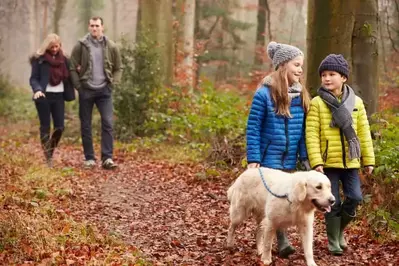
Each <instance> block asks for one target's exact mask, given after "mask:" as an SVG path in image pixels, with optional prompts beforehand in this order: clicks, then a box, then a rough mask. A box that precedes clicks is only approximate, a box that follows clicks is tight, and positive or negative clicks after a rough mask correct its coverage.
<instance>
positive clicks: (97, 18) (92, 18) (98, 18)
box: [89, 16, 104, 25]
mask: <svg viewBox="0 0 399 266" xmlns="http://www.w3.org/2000/svg"><path fill="white" fill-rule="evenodd" d="M90 20H100V21H101V25H103V24H104V21H103V18H102V17H99V16H94V17H91V18H90V19H89V24H90Z"/></svg>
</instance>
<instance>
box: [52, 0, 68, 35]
mask: <svg viewBox="0 0 399 266" xmlns="http://www.w3.org/2000/svg"><path fill="white" fill-rule="evenodd" d="M65 4H66V0H56V1H55V10H54V17H53V29H54V33H56V34H60V25H59V24H60V19H61V17H62V11H63V10H64V7H65Z"/></svg>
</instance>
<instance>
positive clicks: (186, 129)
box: [144, 84, 248, 165]
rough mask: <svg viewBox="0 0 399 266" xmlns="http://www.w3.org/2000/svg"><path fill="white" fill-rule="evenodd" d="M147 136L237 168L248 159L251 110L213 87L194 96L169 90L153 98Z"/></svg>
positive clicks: (236, 96) (242, 100) (146, 126)
mask: <svg viewBox="0 0 399 266" xmlns="http://www.w3.org/2000/svg"><path fill="white" fill-rule="evenodd" d="M151 101H152V103H153V104H152V106H154V107H153V108H152V109H151V110H150V118H149V120H148V121H147V122H146V123H145V126H144V128H145V132H146V134H148V135H151V134H155V135H158V136H159V138H161V139H163V140H166V141H169V142H173V143H178V144H185V145H190V146H191V147H193V148H197V149H200V150H203V151H208V152H209V153H208V156H209V159H210V161H212V162H215V163H222V164H224V163H226V164H229V165H235V164H238V163H240V162H241V160H242V158H243V156H244V155H245V150H244V138H243V137H244V131H245V126H246V117H247V112H248V108H247V105H246V101H245V99H244V98H241V97H239V96H238V95H235V94H230V93H226V92H220V91H217V90H216V89H215V88H213V86H212V85H211V84H204V85H203V87H202V89H201V90H199V91H197V92H196V93H192V94H185V93H184V92H182V91H181V89H180V88H165V89H164V90H162V92H160V93H158V94H156V95H153V98H152V100H151Z"/></svg>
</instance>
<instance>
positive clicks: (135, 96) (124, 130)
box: [114, 34, 161, 140]
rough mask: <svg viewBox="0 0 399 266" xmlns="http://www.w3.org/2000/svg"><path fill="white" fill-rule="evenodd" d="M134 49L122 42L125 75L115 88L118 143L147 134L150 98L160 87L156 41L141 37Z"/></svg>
mask: <svg viewBox="0 0 399 266" xmlns="http://www.w3.org/2000/svg"><path fill="white" fill-rule="evenodd" d="M138 39H139V41H138V43H136V45H135V47H133V46H132V45H131V44H129V43H128V42H127V41H126V40H124V39H122V48H121V56H122V63H123V67H124V70H123V75H122V80H121V84H120V85H119V86H117V87H116V88H115V98H114V106H115V114H116V116H117V119H116V123H115V131H116V134H117V136H118V138H119V139H121V140H128V139H131V138H132V137H134V136H136V135H138V136H142V135H143V134H144V129H143V125H144V123H145V122H146V121H147V120H148V118H149V114H148V110H149V109H150V107H151V106H150V95H151V94H152V93H153V92H154V91H156V90H158V89H159V88H160V87H161V74H160V66H159V54H158V51H157V48H156V44H155V42H154V41H152V40H151V39H149V38H148V37H147V36H146V34H141V35H140V36H139V38H138Z"/></svg>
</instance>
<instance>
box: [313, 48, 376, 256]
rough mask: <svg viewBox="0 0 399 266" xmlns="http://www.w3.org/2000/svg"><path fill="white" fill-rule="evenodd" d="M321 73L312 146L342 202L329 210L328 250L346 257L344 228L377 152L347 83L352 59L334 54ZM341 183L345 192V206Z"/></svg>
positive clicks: (318, 165) (359, 102)
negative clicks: (362, 174)
mask: <svg viewBox="0 0 399 266" xmlns="http://www.w3.org/2000/svg"><path fill="white" fill-rule="evenodd" d="M319 75H320V77H321V88H320V89H319V90H318V96H317V97H315V98H314V99H313V100H312V101H311V104H310V110H309V113H308V115H307V118H306V146H307V151H308V157H309V161H310V165H311V167H312V168H313V169H315V170H317V171H319V172H323V173H325V174H326V175H327V176H328V178H329V179H330V181H331V190H332V193H333V195H334V196H335V198H336V203H335V205H334V206H333V208H332V210H331V212H330V213H326V214H325V219H326V227H327V237H328V249H329V251H330V252H331V254H333V255H342V253H343V250H344V249H346V247H347V244H346V241H345V239H344V234H343V232H344V229H345V227H346V226H347V225H348V223H349V222H350V221H352V220H353V218H354V217H355V215H356V207H357V206H358V205H359V203H360V202H361V201H362V192H361V189H360V178H359V174H358V170H359V168H360V166H361V164H362V165H363V166H364V168H365V172H366V173H367V174H371V173H372V171H373V166H374V161H375V160H374V150H373V143H372V140H371V134H370V127H369V123H368V120H367V114H366V110H365V108H364V104H363V101H362V99H361V98H359V97H358V96H356V95H355V93H354V91H353V90H352V88H351V87H349V86H348V85H347V84H345V82H346V81H347V79H348V76H349V66H348V62H347V61H346V60H345V58H344V57H343V56H342V55H336V54H330V55H328V56H327V57H326V58H325V59H324V60H323V61H322V62H321V64H320V66H319ZM340 181H341V183H342V188H343V192H344V196H345V200H344V201H343V202H342V204H341V200H340V195H339V182H340Z"/></svg>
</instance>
